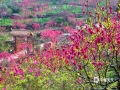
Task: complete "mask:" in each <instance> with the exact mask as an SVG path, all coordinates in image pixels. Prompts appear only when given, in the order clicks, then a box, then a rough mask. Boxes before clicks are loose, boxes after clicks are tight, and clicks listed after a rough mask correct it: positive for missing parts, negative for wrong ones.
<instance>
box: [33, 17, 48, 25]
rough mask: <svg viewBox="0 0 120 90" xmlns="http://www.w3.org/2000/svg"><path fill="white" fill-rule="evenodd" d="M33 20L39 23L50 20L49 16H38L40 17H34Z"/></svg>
mask: <svg viewBox="0 0 120 90" xmlns="http://www.w3.org/2000/svg"><path fill="white" fill-rule="evenodd" d="M34 21H35V22H38V23H41V24H44V23H46V22H48V21H50V18H40V19H38V18H35V19H34Z"/></svg>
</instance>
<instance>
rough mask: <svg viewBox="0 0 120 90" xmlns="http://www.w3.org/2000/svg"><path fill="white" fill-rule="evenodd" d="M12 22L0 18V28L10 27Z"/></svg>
mask: <svg viewBox="0 0 120 90" xmlns="http://www.w3.org/2000/svg"><path fill="white" fill-rule="evenodd" d="M11 25H12V21H11V20H10V19H1V18H0V26H11Z"/></svg>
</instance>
